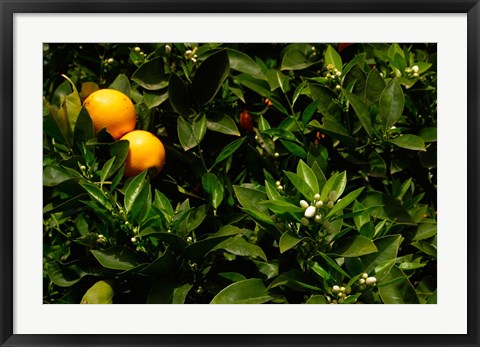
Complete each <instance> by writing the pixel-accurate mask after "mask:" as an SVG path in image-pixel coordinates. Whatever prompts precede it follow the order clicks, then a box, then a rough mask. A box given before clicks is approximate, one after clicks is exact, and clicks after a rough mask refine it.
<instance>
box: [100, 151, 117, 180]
mask: <svg viewBox="0 0 480 347" xmlns="http://www.w3.org/2000/svg"><path fill="white" fill-rule="evenodd" d="M114 162H115V157H113V158H110V159H109V160H107V162H106V163H105V164H104V165H103V167H102V171H101V172H100V181H101V182H102V183H103V182H105V180H106V179H107V178H108V177H110V176H111V175H112V174H113V171H112V166H113V163H114Z"/></svg>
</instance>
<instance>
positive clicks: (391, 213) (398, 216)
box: [360, 192, 415, 224]
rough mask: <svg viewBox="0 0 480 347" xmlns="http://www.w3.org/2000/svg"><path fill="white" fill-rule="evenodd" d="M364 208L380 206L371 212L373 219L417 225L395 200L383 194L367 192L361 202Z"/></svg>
mask: <svg viewBox="0 0 480 347" xmlns="http://www.w3.org/2000/svg"><path fill="white" fill-rule="evenodd" d="M360 202H361V203H362V205H363V206H365V207H373V206H378V208H377V209H376V210H372V211H371V216H372V217H374V218H375V217H378V218H382V219H389V220H391V221H395V222H397V223H403V224H415V223H414V221H413V220H412V217H411V216H410V214H409V213H408V212H407V211H406V210H405V208H404V207H403V206H402V205H400V204H399V203H398V202H397V201H396V200H395V199H394V198H392V197H391V196H389V195H387V194H383V193H381V192H366V193H365V194H364V195H363V197H362V199H361V200H360Z"/></svg>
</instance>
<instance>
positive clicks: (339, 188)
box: [320, 171, 347, 200]
mask: <svg viewBox="0 0 480 347" xmlns="http://www.w3.org/2000/svg"><path fill="white" fill-rule="evenodd" d="M346 186H347V172H346V171H343V172H339V173H337V174H335V175H332V176H331V177H330V178H329V179H328V181H327V183H325V185H324V186H323V189H322V193H321V194H320V196H321V199H322V200H325V199H326V198H327V197H328V194H330V192H332V191H335V192H336V193H337V199H338V198H339V197H340V196H342V194H343V191H344V190H345V187H346Z"/></svg>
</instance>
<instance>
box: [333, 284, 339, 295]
mask: <svg viewBox="0 0 480 347" xmlns="http://www.w3.org/2000/svg"><path fill="white" fill-rule="evenodd" d="M339 291H340V287H339V286H337V285H334V286H333V287H332V292H334V293H338V292H339Z"/></svg>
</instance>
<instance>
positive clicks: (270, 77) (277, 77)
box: [266, 69, 288, 93]
mask: <svg viewBox="0 0 480 347" xmlns="http://www.w3.org/2000/svg"><path fill="white" fill-rule="evenodd" d="M266 76H267V82H268V84H269V85H270V89H271V90H272V91H274V90H275V89H277V88H280V89H281V90H282V92H283V93H286V92H287V87H288V77H287V76H285V75H284V74H282V73H281V72H280V71H278V70H275V69H270V70H268V71H267V73H266Z"/></svg>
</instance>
